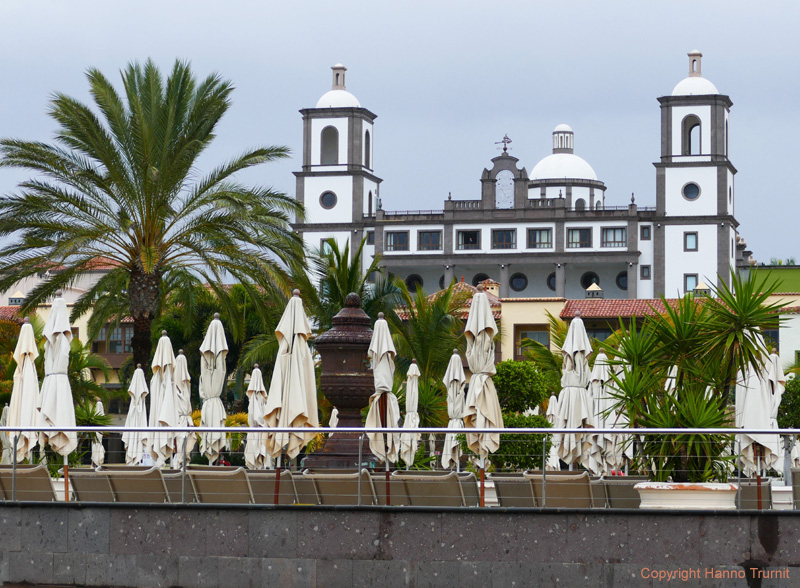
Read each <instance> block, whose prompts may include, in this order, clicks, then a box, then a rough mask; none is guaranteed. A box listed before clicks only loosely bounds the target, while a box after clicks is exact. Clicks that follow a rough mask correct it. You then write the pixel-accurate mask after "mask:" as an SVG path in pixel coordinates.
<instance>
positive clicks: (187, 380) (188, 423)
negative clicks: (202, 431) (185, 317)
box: [172, 349, 197, 468]
mask: <svg viewBox="0 0 800 588" xmlns="http://www.w3.org/2000/svg"><path fill="white" fill-rule="evenodd" d="M173 379H174V381H175V393H176V396H177V403H176V407H177V409H178V426H179V427H194V421H193V420H192V376H191V375H189V363H188V362H187V361H186V356H185V355H184V354H183V349H179V350H178V357H176V358H175V375H174V378H173ZM184 441H185V442H186V448H185V449H184V447H183V443H184ZM196 442H197V435H196V434H194V433H176V434H175V454H174V455H173V456H172V467H173V468H180V467H182V466H183V462H184V460H185V459H186V458H188V456H189V455H190V454H191V453H192V449H194V445H195V443H196Z"/></svg>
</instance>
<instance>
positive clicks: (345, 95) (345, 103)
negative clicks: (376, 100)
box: [317, 90, 361, 108]
mask: <svg viewBox="0 0 800 588" xmlns="http://www.w3.org/2000/svg"><path fill="white" fill-rule="evenodd" d="M317 108H361V104H360V103H359V102H358V99H357V98H356V97H355V96H353V95H352V94H351V93H350V92H348V91H347V90H331V91H330V92H325V93H324V94H323V95H322V98H320V99H319V100H318V101H317Z"/></svg>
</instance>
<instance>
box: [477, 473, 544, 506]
mask: <svg viewBox="0 0 800 588" xmlns="http://www.w3.org/2000/svg"><path fill="white" fill-rule="evenodd" d="M486 479H487V480H488V481H491V482H493V483H494V491H495V492H496V493H497V502H498V503H499V505H500V506H502V507H534V506H538V505H537V504H536V498H534V496H533V485H532V484H531V481H530V479H528V478H526V477H525V475H524V474H511V473H509V474H504V473H500V474H487V475H486Z"/></svg>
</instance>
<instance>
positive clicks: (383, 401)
mask: <svg viewBox="0 0 800 588" xmlns="http://www.w3.org/2000/svg"><path fill="white" fill-rule="evenodd" d="M386 396H387V395H386V393H385V392H384V393H383V394H381V397H380V399H379V400H378V402H379V403H380V405H379V408H380V409H382V410H381V411H380V414H381V416H382V420H383V427H384V428H386V427H387V426H388V425H389V400H388V398H387V397H386ZM384 440H385V441H386V453H385V454H384V456H383V457H384V460H383V463H384V464H385V466H386V468H385V472H386V506H392V495H391V491H390V487H389V435H388V434H387V435H385V436H384Z"/></svg>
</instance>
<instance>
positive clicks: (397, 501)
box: [370, 471, 411, 506]
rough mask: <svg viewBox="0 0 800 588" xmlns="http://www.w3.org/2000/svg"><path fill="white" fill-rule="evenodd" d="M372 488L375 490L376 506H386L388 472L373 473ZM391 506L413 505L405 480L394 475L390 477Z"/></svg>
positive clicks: (371, 475)
mask: <svg viewBox="0 0 800 588" xmlns="http://www.w3.org/2000/svg"><path fill="white" fill-rule="evenodd" d="M370 477H371V478H372V487H373V488H374V489H375V500H376V504H379V505H380V506H386V472H378V471H375V472H372V474H370ZM389 502H390V505H389V506H408V505H410V504H411V502H410V501H409V498H408V493H407V492H406V486H405V484H403V480H401V479H400V478H398V477H397V476H395V475H394V474H393V473H392V474H390V475H389Z"/></svg>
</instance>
